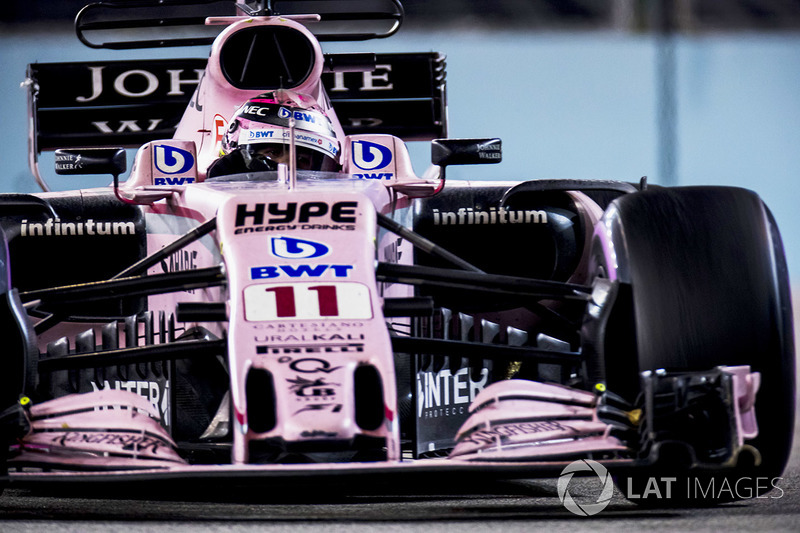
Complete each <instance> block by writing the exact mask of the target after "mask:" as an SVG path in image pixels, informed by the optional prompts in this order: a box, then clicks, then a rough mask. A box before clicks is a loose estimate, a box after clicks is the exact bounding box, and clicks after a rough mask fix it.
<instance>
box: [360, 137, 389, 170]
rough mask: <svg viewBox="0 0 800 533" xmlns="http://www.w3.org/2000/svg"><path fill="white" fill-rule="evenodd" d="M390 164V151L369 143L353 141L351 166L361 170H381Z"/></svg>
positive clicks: (379, 145)
mask: <svg viewBox="0 0 800 533" xmlns="http://www.w3.org/2000/svg"><path fill="white" fill-rule="evenodd" d="M391 162H392V151H391V150H389V149H388V148H387V147H385V146H383V145H381V144H376V143H371V142H369V141H353V164H355V166H357V167H358V168H360V169H361V170H375V169H378V168H383V167H385V166H386V165H388V164H389V163H391Z"/></svg>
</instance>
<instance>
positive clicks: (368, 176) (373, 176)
mask: <svg viewBox="0 0 800 533" xmlns="http://www.w3.org/2000/svg"><path fill="white" fill-rule="evenodd" d="M353 177H354V178H359V179H362V180H391V179H394V173H393V172H379V173H376V172H365V173H363V174H353Z"/></svg>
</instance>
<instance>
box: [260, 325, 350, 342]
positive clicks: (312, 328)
mask: <svg viewBox="0 0 800 533" xmlns="http://www.w3.org/2000/svg"><path fill="white" fill-rule="evenodd" d="M251 327H252V328H253V329H256V330H259V331H266V332H269V333H289V334H298V333H299V334H303V333H330V332H341V331H347V330H353V329H360V328H363V327H364V323H363V322H335V321H330V322H278V323H269V324H251ZM362 338H363V337H362Z"/></svg>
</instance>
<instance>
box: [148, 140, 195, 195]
mask: <svg viewBox="0 0 800 533" xmlns="http://www.w3.org/2000/svg"><path fill="white" fill-rule="evenodd" d="M153 163H154V164H155V167H156V170H158V171H159V172H162V173H163V174H184V173H185V172H188V171H189V170H191V169H192V167H193V166H194V156H193V155H192V153H191V152H189V151H187V150H181V149H180V148H175V147H174V146H169V145H165V144H157V145H155V146H154V147H153ZM192 181H194V180H192ZM189 183H191V182H189ZM156 185H159V184H158V183H156Z"/></svg>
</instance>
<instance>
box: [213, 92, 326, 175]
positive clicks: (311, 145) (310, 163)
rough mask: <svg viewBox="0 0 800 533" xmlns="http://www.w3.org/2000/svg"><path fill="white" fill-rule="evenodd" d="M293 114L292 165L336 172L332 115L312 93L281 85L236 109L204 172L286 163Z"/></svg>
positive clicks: (251, 169)
mask: <svg viewBox="0 0 800 533" xmlns="http://www.w3.org/2000/svg"><path fill="white" fill-rule="evenodd" d="M292 119H294V140H295V152H296V164H297V167H296V168H297V169H298V170H320V171H328V172H334V171H337V170H338V169H339V141H338V140H337V138H336V133H335V132H334V130H333V126H332V125H331V121H330V119H329V118H328V117H327V115H326V114H325V113H324V112H323V110H322V108H321V107H320V106H319V104H317V102H316V100H314V99H313V98H312V97H310V96H307V95H303V94H299V93H296V92H293V91H288V90H284V89H282V90H278V91H274V92H269V93H265V94H262V95H260V96H257V97H255V98H251V99H250V100H248V101H247V102H246V103H245V104H244V105H243V106H241V107H240V108H239V109H238V110H237V111H236V113H234V115H233V117H232V118H231V122H230V126H229V127H228V130H227V131H226V132H225V134H224V135H223V137H222V141H221V143H220V156H222V157H220V159H218V160H217V161H215V162H214V163H213V164H212V165H211V166H210V167H209V169H208V177H209V178H213V177H215V176H221V175H227V174H237V173H242V172H257V171H264V170H277V168H278V164H279V163H283V164H285V165H287V166H288V165H289V136H290V124H289V122H290V120H292Z"/></svg>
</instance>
